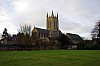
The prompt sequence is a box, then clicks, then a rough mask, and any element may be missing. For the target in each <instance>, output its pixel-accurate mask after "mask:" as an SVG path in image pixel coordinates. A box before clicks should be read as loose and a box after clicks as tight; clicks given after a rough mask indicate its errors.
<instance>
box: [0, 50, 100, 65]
mask: <svg viewBox="0 0 100 66" xmlns="http://www.w3.org/2000/svg"><path fill="white" fill-rule="evenodd" d="M0 66H100V50H38V51H0Z"/></svg>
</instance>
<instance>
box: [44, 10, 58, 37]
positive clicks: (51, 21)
mask: <svg viewBox="0 0 100 66" xmlns="http://www.w3.org/2000/svg"><path fill="white" fill-rule="evenodd" d="M46 28H47V30H49V32H50V33H49V37H53V38H57V37H58V36H59V23H58V13H57V15H56V16H55V15H54V13H53V11H52V14H51V16H49V15H48V13H47V21H46Z"/></svg>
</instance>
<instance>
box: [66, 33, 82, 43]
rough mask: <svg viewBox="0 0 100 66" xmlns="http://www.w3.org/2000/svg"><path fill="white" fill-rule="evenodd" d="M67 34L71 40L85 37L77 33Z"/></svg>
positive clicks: (80, 39)
mask: <svg viewBox="0 0 100 66" xmlns="http://www.w3.org/2000/svg"><path fill="white" fill-rule="evenodd" d="M66 36H68V37H69V38H70V39H71V40H78V41H82V40H83V39H82V38H81V37H80V36H79V35H77V34H71V33H67V34H66Z"/></svg>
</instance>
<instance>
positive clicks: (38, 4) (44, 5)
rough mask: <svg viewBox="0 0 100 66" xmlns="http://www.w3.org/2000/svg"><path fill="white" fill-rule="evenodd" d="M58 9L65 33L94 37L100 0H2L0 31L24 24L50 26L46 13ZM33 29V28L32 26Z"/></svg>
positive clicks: (60, 24) (61, 28) (15, 31)
mask: <svg viewBox="0 0 100 66" xmlns="http://www.w3.org/2000/svg"><path fill="white" fill-rule="evenodd" d="M52 10H53V11H54V14H55V15H56V13H57V12H58V14H59V27H60V30H61V31H62V32H63V33H74V34H79V35H80V36H82V37H86V38H87V39H88V38H90V33H91V31H92V29H93V27H94V25H95V23H96V22H98V21H99V20H100V0H0V33H2V32H3V30H4V28H7V29H8V33H10V34H16V33H17V32H18V29H19V27H20V24H31V26H32V27H34V26H36V27H40V28H44V29H45V28H46V14H47V12H48V13H49V14H51V11H52ZM32 29H33V28H32Z"/></svg>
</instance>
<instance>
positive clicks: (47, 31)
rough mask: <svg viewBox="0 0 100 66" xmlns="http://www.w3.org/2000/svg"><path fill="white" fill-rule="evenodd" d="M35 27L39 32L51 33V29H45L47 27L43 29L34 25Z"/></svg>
mask: <svg viewBox="0 0 100 66" xmlns="http://www.w3.org/2000/svg"><path fill="white" fill-rule="evenodd" d="M34 29H36V30H37V31H38V32H39V33H46V34H48V33H49V30H45V29H41V28H37V27H34ZM34 29H33V30H34Z"/></svg>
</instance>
